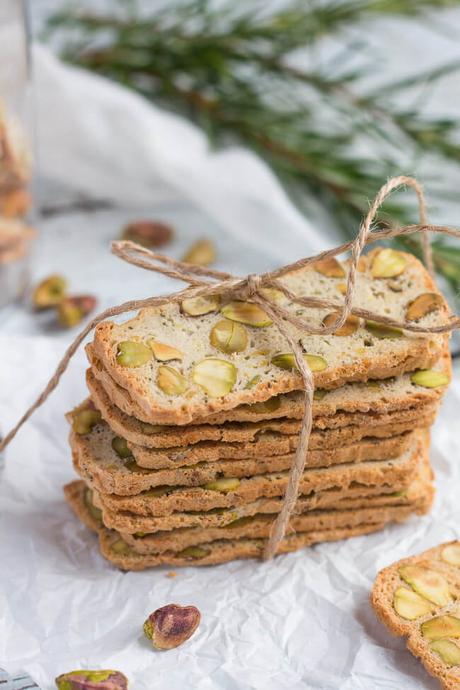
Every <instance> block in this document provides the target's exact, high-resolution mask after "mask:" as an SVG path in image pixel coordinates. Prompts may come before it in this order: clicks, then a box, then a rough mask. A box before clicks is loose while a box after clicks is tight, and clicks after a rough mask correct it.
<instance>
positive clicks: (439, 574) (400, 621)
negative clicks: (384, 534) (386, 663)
mask: <svg viewBox="0 0 460 690" xmlns="http://www.w3.org/2000/svg"><path fill="white" fill-rule="evenodd" d="M459 600H460V542H459V541H453V542H448V543H446V544H441V545H440V546H437V547H435V548H433V549H429V550H428V551H424V552H423V553H421V554H419V555H417V556H411V557H410V558H405V559H403V560H401V561H398V562H397V563H394V564H393V565H391V566H389V567H387V568H384V569H383V570H382V571H380V573H379V574H378V575H377V578H376V580H375V583H374V586H373V589H372V594H371V604H372V607H373V609H374V611H375V613H376V614H377V616H378V618H379V619H380V620H381V621H382V622H383V623H384V624H385V625H386V626H387V628H388V629H389V630H390V631H391V632H392V633H393V634H395V635H404V636H405V637H407V646H408V648H409V649H410V650H411V652H412V653H413V654H414V655H415V656H417V657H419V658H420V660H421V661H422V663H423V665H424V666H425V668H426V670H427V671H428V672H429V673H430V674H431V675H432V676H434V677H436V678H438V679H439V680H440V682H441V685H442V687H443V688H446V690H458V688H460V603H459Z"/></svg>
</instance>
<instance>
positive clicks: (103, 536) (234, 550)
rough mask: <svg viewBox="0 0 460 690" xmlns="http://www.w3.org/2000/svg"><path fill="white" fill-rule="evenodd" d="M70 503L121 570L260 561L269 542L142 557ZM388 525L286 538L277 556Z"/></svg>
mask: <svg viewBox="0 0 460 690" xmlns="http://www.w3.org/2000/svg"><path fill="white" fill-rule="evenodd" d="M66 498H67V501H68V502H69V504H70V506H71V508H72V509H73V511H74V512H75V513H76V515H77V516H78V517H79V518H80V519H81V520H82V522H84V523H85V524H86V525H87V526H88V527H90V528H91V529H93V530H94V531H96V532H97V533H98V535H99V547H100V551H101V554H102V555H103V556H104V558H106V559H107V560H108V561H109V562H110V563H112V564H113V565H115V566H116V567H117V568H120V569H121V570H145V569H146V568H153V567H155V566H160V565H171V566H189V565H200V566H201V565H215V564H217V563H226V562H228V561H233V560H236V559H240V558H259V557H260V556H261V555H262V553H263V550H264V548H265V545H266V539H237V540H235V541H224V540H223V541H214V542H211V543H207V544H203V545H202V546H200V547H189V548H186V549H183V550H182V551H179V552H174V551H165V552H164V553H158V554H150V555H145V554H139V553H136V551H134V549H132V548H131V547H130V546H129V544H127V543H126V542H125V541H124V540H123V539H122V538H121V536H120V535H119V534H118V533H117V532H114V531H113V530H108V529H106V528H104V527H101V525H100V523H99V522H98V521H97V520H96V519H94V518H91V516H89V515H88V510H87V507H86V504H85V503H84V502H83V501H81V499H80V498H79V496H78V494H76V493H75V492H68V493H67V494H66ZM383 527H385V523H372V524H368V525H360V526H359V527H348V528H347V527H344V528H342V529H335V530H318V531H315V532H305V533H299V534H295V535H289V536H287V537H285V538H284V539H283V540H282V542H281V543H280V545H279V548H278V553H279V554H282V553H288V552H290V551H297V550H298V549H301V548H303V547H306V546H311V545H313V544H316V543H319V542H326V541H338V540H340V539H348V538H350V537H354V536H359V535H362V534H369V533H371V532H376V531H378V530H380V529H383Z"/></svg>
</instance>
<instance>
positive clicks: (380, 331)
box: [365, 321, 404, 340]
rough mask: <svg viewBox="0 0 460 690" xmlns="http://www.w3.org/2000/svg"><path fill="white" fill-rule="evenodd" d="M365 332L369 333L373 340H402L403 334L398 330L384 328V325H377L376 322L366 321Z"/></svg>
mask: <svg viewBox="0 0 460 690" xmlns="http://www.w3.org/2000/svg"><path fill="white" fill-rule="evenodd" d="M365 328H366V331H369V333H370V334H371V335H373V336H374V337H375V338H380V339H381V340H382V339H384V338H402V336H403V335H404V333H403V332H402V330H401V329H400V328H392V326H386V325H385V324H384V323H377V322H376V321H366V325H365Z"/></svg>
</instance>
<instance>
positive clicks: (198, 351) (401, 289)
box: [93, 249, 449, 424]
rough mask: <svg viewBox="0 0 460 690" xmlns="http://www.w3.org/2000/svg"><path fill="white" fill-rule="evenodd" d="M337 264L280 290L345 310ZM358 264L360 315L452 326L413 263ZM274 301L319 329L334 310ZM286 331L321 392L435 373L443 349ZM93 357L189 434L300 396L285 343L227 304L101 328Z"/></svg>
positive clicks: (149, 409)
mask: <svg viewBox="0 0 460 690" xmlns="http://www.w3.org/2000/svg"><path fill="white" fill-rule="evenodd" d="M389 251H391V252H392V253H389ZM336 263H337V266H338V269H337V271H336V272H335V273H333V274H332V273H331V271H330V269H329V268H324V266H323V265H322V263H318V264H317V265H312V266H310V267H308V268H306V269H302V270H300V271H296V272H293V273H291V274H289V275H287V276H284V277H283V278H282V283H283V284H284V285H285V286H286V287H287V288H288V289H289V290H290V291H291V292H293V293H295V294H297V295H299V296H312V295H313V296H314V295H319V296H321V297H323V298H328V299H331V300H334V299H336V300H337V304H338V305H340V304H341V303H342V301H343V292H342V287H341V286H343V284H344V281H345V280H346V276H347V271H348V264H339V262H336ZM361 263H362V270H361V271H360V272H359V273H358V278H357V281H356V291H355V298H354V303H353V304H354V306H355V307H358V308H362V309H366V310H369V311H371V312H374V313H377V314H381V315H383V316H387V317H390V318H393V319H395V320H398V321H404V320H405V319H408V320H410V322H412V323H416V324H418V325H420V326H422V327H423V326H427V327H429V326H433V325H441V324H444V323H447V319H448V314H449V312H448V308H447V305H446V303H445V302H444V300H443V299H442V297H440V295H439V293H438V291H437V289H436V286H435V285H434V283H433V281H432V280H431V278H430V277H429V275H428V273H427V272H426V270H425V269H424V268H423V266H422V264H421V263H420V262H419V261H417V259H415V258H414V257H413V256H411V255H409V254H403V253H401V252H395V251H394V250H387V249H380V250H374V251H373V252H371V253H370V254H369V255H368V256H367V257H366V258H364V259H363V261H362V262H361ZM395 265H397V266H398V272H397V273H395V268H394V266H395ZM339 269H340V273H341V277H340V278H339V277H338V273H339ZM271 296H272V297H273V298H274V299H275V300H277V301H278V302H279V304H280V305H282V306H283V307H284V308H285V309H286V310H288V311H291V312H292V313H293V314H295V315H297V316H299V317H303V318H305V319H306V320H307V321H309V322H310V323H312V324H313V325H315V326H318V327H320V326H321V324H327V323H329V321H330V316H331V310H330V309H329V310H325V309H312V308H307V307H300V306H299V305H298V304H292V303H291V302H290V301H289V299H288V298H287V297H286V296H285V295H284V294H282V293H280V292H279V291H278V293H275V294H271ZM289 328H291V331H292V337H293V338H294V339H295V340H297V341H298V342H299V343H300V345H301V346H302V348H303V350H304V357H305V360H306V361H307V362H308V365H309V367H310V369H311V371H312V372H313V374H314V378H315V384H316V387H318V388H324V389H331V388H337V387H339V386H341V385H343V384H344V383H347V382H350V381H367V380H368V379H384V378H388V377H391V376H398V375H400V374H403V373H405V372H407V371H414V370H415V369H420V370H423V371H428V372H429V371H430V370H431V368H432V366H433V365H434V364H435V362H436V361H437V360H438V359H439V357H440V356H441V354H442V353H443V350H444V347H445V343H446V340H447V337H446V336H444V335H436V334H423V333H421V334H416V335H415V334H410V333H409V332H402V331H400V330H398V329H394V328H388V327H382V326H381V325H379V324H378V323H373V322H369V321H364V320H362V319H350V320H349V323H347V324H346V328H345V327H344V328H342V329H340V332H339V331H338V332H337V333H335V334H332V335H328V336H327V337H325V336H321V335H307V334H306V333H302V332H301V331H299V330H298V329H296V328H294V327H289ZM93 349H94V354H95V356H96V357H97V358H98V359H99V360H100V362H101V363H102V366H103V367H104V369H105V370H106V371H107V372H108V373H109V375H110V377H112V378H113V379H114V381H115V382H116V383H117V384H118V385H119V386H120V387H121V388H124V389H125V390H126V391H128V393H129V396H130V397H131V398H132V400H133V401H135V402H136V404H137V405H139V407H140V408H142V410H143V411H144V413H145V415H147V419H149V420H150V421H152V422H154V423H158V424H163V423H166V424H187V423H189V422H191V421H192V420H193V419H195V418H197V417H203V416H206V415H209V414H212V413H216V412H221V411H225V410H230V409H233V408H235V407H237V406H239V405H241V404H252V403H256V402H260V401H264V400H267V399H268V398H271V397H273V396H275V395H278V394H280V393H287V392H289V391H294V390H299V389H302V388H303V383H302V378H301V376H300V374H299V372H298V371H297V370H296V366H295V362H294V357H293V353H292V352H290V351H289V346H288V343H287V341H286V339H285V338H284V336H282V335H281V334H280V332H279V331H278V329H277V327H276V326H275V325H274V324H273V323H272V322H271V320H270V318H269V317H268V315H267V314H266V313H265V312H264V311H263V309H262V308H261V307H260V306H258V305H256V304H254V303H250V302H243V301H238V300H228V299H226V298H225V296H222V298H221V299H218V298H216V297H213V298H212V299H210V300H208V299H206V298H200V300H198V303H197V302H196V301H193V300H185V301H184V302H183V303H182V304H180V305H178V304H168V305H164V306H162V307H159V308H150V309H146V310H143V311H141V312H140V313H139V314H138V315H137V316H136V317H134V318H133V319H131V320H130V321H127V322H125V323H123V324H115V323H113V322H110V321H105V322H103V323H101V324H99V326H98V327H97V328H96V331H95V334H94V341H93ZM428 377H429V375H428ZM424 382H425V384H427V383H428V385H432V384H430V382H429V381H428V379H425V381H424Z"/></svg>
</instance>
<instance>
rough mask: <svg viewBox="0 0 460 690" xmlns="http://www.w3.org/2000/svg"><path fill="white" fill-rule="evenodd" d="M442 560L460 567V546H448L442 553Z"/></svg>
mask: <svg viewBox="0 0 460 690" xmlns="http://www.w3.org/2000/svg"><path fill="white" fill-rule="evenodd" d="M441 559H442V560H443V561H445V562H446V563H449V564H450V565H458V566H459V567H460V544H458V543H457V544H448V545H447V546H445V547H444V548H443V550H442V553H441Z"/></svg>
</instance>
